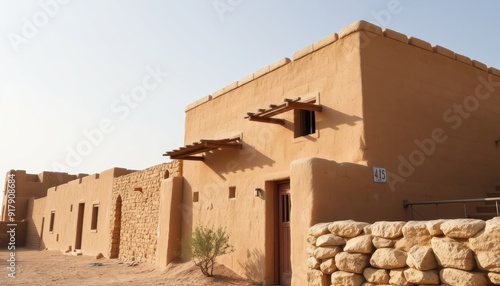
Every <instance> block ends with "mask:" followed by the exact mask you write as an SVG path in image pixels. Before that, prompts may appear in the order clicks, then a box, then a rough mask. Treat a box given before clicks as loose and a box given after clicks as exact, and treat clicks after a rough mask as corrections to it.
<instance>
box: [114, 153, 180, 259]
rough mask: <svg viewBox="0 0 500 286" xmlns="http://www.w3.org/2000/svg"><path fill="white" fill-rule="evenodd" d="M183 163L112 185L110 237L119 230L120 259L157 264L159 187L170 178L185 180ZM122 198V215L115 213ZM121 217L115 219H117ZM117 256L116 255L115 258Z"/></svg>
mask: <svg viewBox="0 0 500 286" xmlns="http://www.w3.org/2000/svg"><path fill="white" fill-rule="evenodd" d="M181 164H182V162H180V161H173V162H170V163H167V164H161V165H157V166H153V167H150V168H147V169H145V170H143V171H139V172H134V173H131V174H128V175H125V176H121V177H118V178H116V179H115V180H114V182H113V198H112V199H113V201H112V202H113V203H112V209H111V214H112V215H111V218H110V220H111V221H110V222H111V223H110V226H111V229H110V237H114V236H113V232H117V231H118V230H117V228H116V227H117V226H118V227H119V233H120V238H119V239H113V240H112V241H111V244H113V243H119V247H118V248H116V247H114V246H113V245H111V247H110V249H118V251H119V254H118V259H119V260H122V261H138V262H148V263H154V262H155V260H156V244H157V231H158V220H159V217H158V212H159V207H160V185H161V181H162V180H163V179H165V177H166V175H165V174H168V176H169V177H177V176H182V165H181ZM118 196H120V197H121V199H122V202H121V213H119V212H116V211H115V210H116V207H117V204H116V202H117V198H118ZM117 215H118V216H119V217H116V216H117ZM115 255H116V254H115V253H113V256H115Z"/></svg>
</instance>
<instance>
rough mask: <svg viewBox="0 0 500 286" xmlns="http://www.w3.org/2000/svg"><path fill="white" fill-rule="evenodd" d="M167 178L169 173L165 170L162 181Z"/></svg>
mask: <svg viewBox="0 0 500 286" xmlns="http://www.w3.org/2000/svg"><path fill="white" fill-rule="evenodd" d="M168 177H170V172H169V171H168V170H166V171H165V173H164V174H163V179H168Z"/></svg>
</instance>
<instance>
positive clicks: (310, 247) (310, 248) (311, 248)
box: [306, 245, 317, 256]
mask: <svg viewBox="0 0 500 286" xmlns="http://www.w3.org/2000/svg"><path fill="white" fill-rule="evenodd" d="M316 248H317V247H316V246H314V245H308V246H307V248H306V252H307V254H309V255H310V256H313V255H314V251H315V250H316Z"/></svg>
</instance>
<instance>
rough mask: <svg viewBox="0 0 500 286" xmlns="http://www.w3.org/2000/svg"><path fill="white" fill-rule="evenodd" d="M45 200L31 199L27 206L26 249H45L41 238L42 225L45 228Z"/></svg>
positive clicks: (44, 198)
mask: <svg viewBox="0 0 500 286" xmlns="http://www.w3.org/2000/svg"><path fill="white" fill-rule="evenodd" d="M46 201H47V198H46V197H43V198H39V199H31V200H30V201H29V205H28V212H27V217H28V223H27V227H26V247H28V248H33V249H45V244H44V243H43V240H42V239H43V238H42V236H41V235H42V225H43V227H47V225H46V221H45V217H44V216H43V215H44V212H45V204H46Z"/></svg>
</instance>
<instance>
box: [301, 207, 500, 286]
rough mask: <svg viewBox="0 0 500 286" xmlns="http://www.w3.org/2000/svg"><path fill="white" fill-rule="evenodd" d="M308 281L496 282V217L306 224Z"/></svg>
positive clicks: (475, 285) (499, 270)
mask: <svg viewBox="0 0 500 286" xmlns="http://www.w3.org/2000/svg"><path fill="white" fill-rule="evenodd" d="M307 242H308V243H309V245H308V248H307V253H308V254H309V258H308V260H307V262H306V263H307V266H308V268H309V272H308V285H310V286H313V285H314V286H316V285H317V286H326V285H328V286H329V285H332V286H337V285H339V286H340V285H342V286H344V285H353V286H358V285H359V286H361V285H363V286H371V285H402V286H409V285H451V286H455V285H456V286H464V285H469V286H488V285H492V284H493V285H500V217H496V218H494V219H491V220H488V221H486V222H485V221H482V220H476V219H454V220H433V221H409V222H401V221H396V222H386V221H381V222H376V223H374V224H368V223H363V222H356V221H352V220H349V221H337V222H332V223H320V224H317V225H314V226H313V227H311V228H310V229H309V233H308V237H307Z"/></svg>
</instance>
